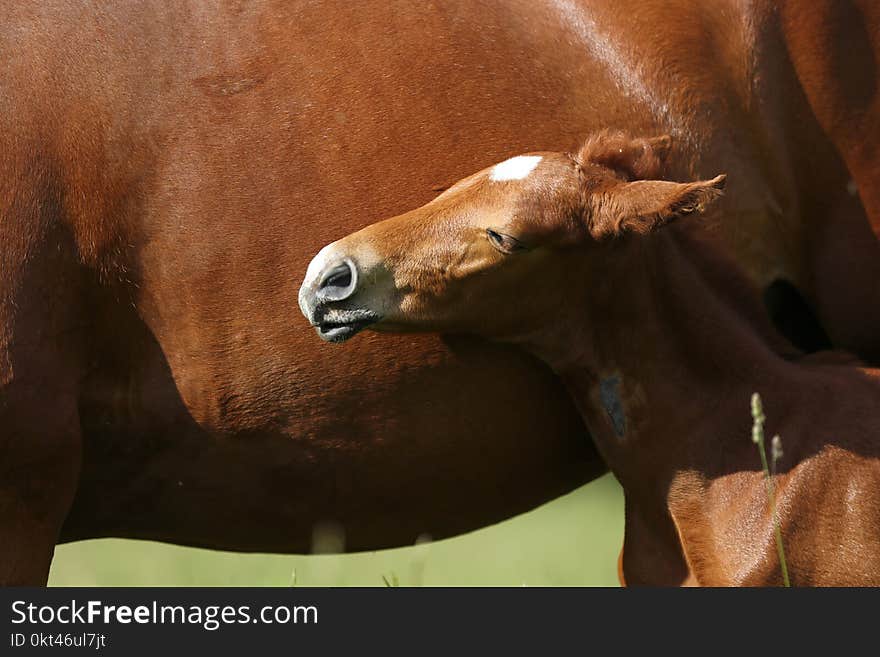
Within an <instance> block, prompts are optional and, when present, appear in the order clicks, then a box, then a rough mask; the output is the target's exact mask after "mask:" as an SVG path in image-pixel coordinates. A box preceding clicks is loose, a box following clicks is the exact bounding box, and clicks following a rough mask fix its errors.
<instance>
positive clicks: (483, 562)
mask: <svg viewBox="0 0 880 657" xmlns="http://www.w3.org/2000/svg"><path fill="white" fill-rule="evenodd" d="M622 541H623V494H622V492H621V490H620V486H619V485H618V484H617V482H616V481H615V480H614V479H613V478H612V477H611V476H610V475H609V476H605V477H603V478H601V479H599V480H597V481H595V482H593V483H591V484H588V485H587V486H584V487H583V488H580V489H578V490H577V491H575V492H573V493H571V494H570V495H566V496H564V497H562V498H559V499H558V500H554V501H553V502H551V503H549V504H546V505H544V506H542V507H540V508H538V509H536V510H534V511H531V512H529V513H526V514H523V515H521V516H518V517H516V518H513V519H511V520H508V521H506V522H503V523H500V524H498V525H494V526H492V527H487V528H486V529H481V530H479V531H476V532H473V533H470V534H466V535H464V536H459V537H456V538H452V539H448V540H445V541H437V542H435V543H428V544H422V545H416V546H413V547H408V548H400V549H395V550H380V551H378V552H362V553H357V554H347V555H338V556H337V555H328V556H324V555H322V556H290V555H271V554H240V553H235V552H215V551H212V550H199V549H195V548H183V547H177V546H173V545H167V544H164V543H153V542H150V541H128V540H118V539H104V540H95V541H81V542H79V543H72V544H69V545H62V546H59V547H58V548H57V550H56V551H55V561H54V562H53V564H52V571H51V573H50V576H49V584H50V585H51V586H290V585H291V584H292V583H295V584H296V585H297V586H385V585H386V582H388V583H391V584H395V583H397V584H399V585H400V586H420V585H425V586H444V585H462V586H480V585H483V586H486V585H495V586H521V585H531V586H541V585H545V586H567V585H569V586H570V585H587V586H590V585H593V586H616V585H617V583H618V582H617V556H618V553H619V552H620V547H621V545H622Z"/></svg>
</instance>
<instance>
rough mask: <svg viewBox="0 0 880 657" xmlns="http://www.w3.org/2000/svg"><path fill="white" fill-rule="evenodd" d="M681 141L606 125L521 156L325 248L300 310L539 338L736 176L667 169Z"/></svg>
mask: <svg viewBox="0 0 880 657" xmlns="http://www.w3.org/2000/svg"><path fill="white" fill-rule="evenodd" d="M668 148H669V138H668V137H659V138H654V139H631V138H628V137H626V136H624V135H619V134H607V133H602V134H599V135H596V136H594V137H593V138H591V139H589V140H588V141H587V142H586V143H585V144H584V145H583V147H582V148H581V149H580V150H579V151H578V152H577V153H576V154H573V155H572V154H564V153H532V154H528V155H519V156H517V157H513V158H511V159H509V160H506V161H504V162H501V163H500V164H496V165H495V166H493V167H491V168H489V169H485V170H483V171H480V172H479V173H476V174H474V175H472V176H470V177H468V178H465V179H464V180H462V181H460V182H458V183H456V184H455V185H454V186H453V187H451V188H450V189H448V190H447V191H445V192H444V193H443V194H441V195H440V196H438V197H437V198H436V199H434V200H433V201H431V202H430V203H428V204H427V205H424V206H422V207H420V208H418V209H416V210H413V211H411V212H408V213H406V214H403V215H400V216H397V217H394V218H391V219H387V220H385V221H382V222H379V223H376V224H373V225H371V226H368V227H367V228H365V229H363V230H361V231H358V232H356V233H353V234H352V235H349V236H348V237H345V238H343V239H341V240H339V241H337V242H333V243H332V244H329V245H328V246H326V247H324V249H323V250H321V252H320V253H319V254H318V255H317V256H316V257H315V258H314V259H313V260H312V262H311V263H310V265H309V268H308V272H307V273H306V276H305V280H304V282H303V284H302V288H301V290H300V294H299V302H300V308H301V309H302V312H303V314H304V315H305V316H306V318H307V319H308V320H309V321H310V322H311V323H312V324H313V325H314V326H315V327H316V329H317V332H318V335H320V336H321V338H323V339H324V340H328V341H332V342H341V341H343V340H347V339H348V338H350V337H351V336H353V335H354V334H355V333H357V332H358V331H360V330H361V329H364V328H366V327H370V328H372V329H375V330H388V331H407V332H409V331H443V332H459V333H474V334H478V335H483V336H487V337H491V338H495V339H500V340H519V339H524V338H525V337H526V336H533V335H534V334H535V333H536V332H540V331H541V330H542V328H544V327H546V326H547V325H548V324H549V323H552V322H554V321H556V320H558V319H559V318H560V317H561V315H562V314H564V313H565V312H566V311H567V309H568V308H569V307H570V306H572V305H576V304H579V303H582V302H583V301H584V299H585V294H588V291H589V289H590V287H591V285H592V284H594V283H595V282H596V280H595V279H596V278H597V277H598V276H600V275H601V272H602V263H603V262H606V263H607V262H608V260H607V259H608V258H609V257H614V256H613V254H614V251H615V247H616V246H618V245H620V244H621V243H624V242H626V241H628V240H633V239H638V238H639V236H642V235H645V234H647V233H650V232H651V231H653V230H655V229H657V228H659V227H661V226H663V225H665V224H667V223H669V222H670V221H672V220H674V219H676V218H679V217H682V216H684V215H688V214H693V213H700V212H702V211H703V210H704V208H705V207H706V206H707V205H708V204H709V203H711V202H712V201H713V200H714V199H716V198H717V197H718V196H719V195H720V193H721V192H720V190H721V189H722V188H723V186H724V176H718V177H717V178H714V179H712V180H707V181H698V182H690V183H677V182H668V181H663V180H658V179H657V178H658V177H659V176H660V171H661V168H662V161H663V158H664V156H665V154H666V151H667V150H668Z"/></svg>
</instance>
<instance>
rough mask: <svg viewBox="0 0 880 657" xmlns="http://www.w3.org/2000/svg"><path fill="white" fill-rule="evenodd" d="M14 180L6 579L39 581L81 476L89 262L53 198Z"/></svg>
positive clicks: (5, 309) (1, 333)
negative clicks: (80, 257) (81, 258)
mask: <svg viewBox="0 0 880 657" xmlns="http://www.w3.org/2000/svg"><path fill="white" fill-rule="evenodd" d="M7 182H9V181H7ZM13 182H14V183H15V184H16V185H17V186H18V187H17V188H16V187H15V186H14V185H13V186H7V187H5V188H4V187H2V186H0V217H2V219H0V585H40V584H44V583H45V582H46V578H47V577H48V573H49V566H50V564H51V561H52V555H53V553H54V548H55V542H56V540H57V538H58V534H59V531H60V528H61V525H62V523H63V521H64V519H65V516H66V515H67V512H68V509H69V507H70V504H71V502H72V500H73V496H74V493H75V491H76V485H77V479H78V476H79V468H80V454H81V445H80V428H79V418H78V413H77V385H78V382H79V380H80V378H81V373H82V371H83V369H82V368H83V358H82V356H81V354H82V349H81V344H82V337H83V335H82V330H81V318H80V317H78V315H79V310H78V308H79V307H80V304H79V302H78V299H79V295H80V292H81V289H82V268H81V267H80V266H79V265H78V264H77V262H76V258H75V256H74V253H73V248H72V246H71V244H70V238H69V236H66V232H65V230H64V229H63V228H62V227H61V226H60V225H59V223H58V222H56V221H55V217H53V216H51V215H53V214H57V212H53V204H52V203H51V202H50V201H49V200H48V199H47V198H46V197H42V196H39V195H38V194H37V193H36V192H33V193H31V194H28V192H27V191H24V192H23V191H22V189H21V188H22V187H24V186H25V185H26V184H27V182H26V181H23V180H20V179H19V180H15V181H13Z"/></svg>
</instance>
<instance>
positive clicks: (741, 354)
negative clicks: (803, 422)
mask: <svg viewBox="0 0 880 657" xmlns="http://www.w3.org/2000/svg"><path fill="white" fill-rule="evenodd" d="M619 248H620V254H619V255H620V256H621V257H615V258H609V260H610V261H611V264H610V265H608V266H603V268H602V271H601V272H596V273H595V275H594V276H591V277H590V278H591V281H590V289H589V290H587V296H588V297H589V302H588V303H586V304H584V306H583V315H582V316H581V318H580V319H581V321H579V322H575V323H574V326H572V327H570V330H571V332H572V334H571V335H570V336H568V337H567V339H566V342H567V343H568V344H577V345H581V346H582V348H581V349H579V350H578V351H569V352H568V354H567V356H563V355H562V354H561V353H560V354H555V355H554V356H555V358H554V357H551V358H550V360H551V364H553V365H554V366H555V367H556V369H557V371H558V372H559V373H560V374H561V375H562V377H563V378H564V380H565V381H566V382H567V385H568V386H569V390H570V392H571V394H572V396H573V398H574V400H575V402H576V403H577V404H578V405H579V407H580V409H581V412H582V414H583V415H584V418H585V420H586V422H587V424H588V426H589V428H590V430H591V432H592V433H593V435H594V439H595V440H596V443H597V446H598V447H599V449H600V451H602V453H603V456H604V457H605V458H606V460H607V462H608V464H609V466H610V467H611V469H612V470H613V471H614V472H615V474H616V475H617V476H618V478H619V479H620V480H621V482H622V483H623V485H624V487H625V488H632V487H637V488H639V489H641V490H642V491H644V492H646V493H649V494H651V495H652V496H653V495H656V494H657V493H661V494H665V493H666V492H667V491H668V488H669V486H670V484H671V483H672V480H673V478H674V477H675V476H676V474H677V473H680V472H685V471H698V472H701V473H702V474H705V475H707V476H709V477H711V476H713V475H718V474H723V473H724V470H725V468H729V467H730V466H731V465H732V463H733V462H736V461H737V460H738V459H737V458H734V455H738V454H743V455H745V452H744V450H749V452H748V457H749V458H751V457H754V458H757V454H756V453H755V452H754V445H752V443H751V440H750V427H751V421H750V416H749V400H750V397H751V394H752V393H753V392H755V391H758V392H761V393H762V394H768V393H769V396H770V397H771V398H773V399H774V401H778V393H779V391H780V390H781V389H784V384H783V382H784V380H785V373H786V371H787V370H786V362H785V361H784V360H783V359H782V358H780V356H779V352H780V351H782V350H785V349H786V348H787V347H786V346H785V344H784V343H782V342H781V339H780V338H778V337H777V335H776V333H775V332H774V331H773V329H772V327H771V326H770V325H769V323H768V322H767V320H766V319H765V316H764V314H763V309H762V308H761V307H760V304H759V302H758V300H757V299H758V297H757V294H756V293H755V291H754V289H752V288H751V287H750V284H749V283H748V282H747V281H746V279H745V278H743V277H742V276H741V275H740V274H738V273H737V270H736V267H735V266H734V265H733V264H732V263H730V262H727V261H725V260H724V259H722V258H721V257H720V256H719V255H718V254H717V253H716V252H714V251H713V247H711V246H710V245H708V244H707V243H702V242H701V241H700V240H698V239H696V238H694V237H692V236H691V237H689V236H687V235H686V234H685V233H684V232H678V231H672V230H666V231H663V232H661V233H658V234H656V235H652V236H650V237H648V238H641V239H639V240H638V241H637V240H633V241H632V242H630V243H627V244H625V245H621V246H620V247H619ZM713 254H714V255H713ZM600 277H601V279H604V280H600ZM554 361H555V362H554ZM776 410H779V411H781V410H782V409H781V408H779V407H777V409H776Z"/></svg>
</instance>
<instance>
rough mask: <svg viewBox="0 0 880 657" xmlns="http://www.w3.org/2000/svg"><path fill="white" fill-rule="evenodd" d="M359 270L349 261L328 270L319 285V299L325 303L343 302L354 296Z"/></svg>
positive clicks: (346, 260)
mask: <svg viewBox="0 0 880 657" xmlns="http://www.w3.org/2000/svg"><path fill="white" fill-rule="evenodd" d="M356 286H357V269H355V266H354V263H353V262H351V260H349V259H347V258H346V259H345V260H343V261H342V262H340V263H338V264H336V265H334V266H332V267H330V268H329V269H327V270H326V271H325V272H324V274H323V275H322V276H321V282H320V283H319V284H318V297H319V298H320V299H321V300H325V301H342V300H343V299H347V298H348V297H350V296H351V295H352V294H354V291H355V287H356Z"/></svg>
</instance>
